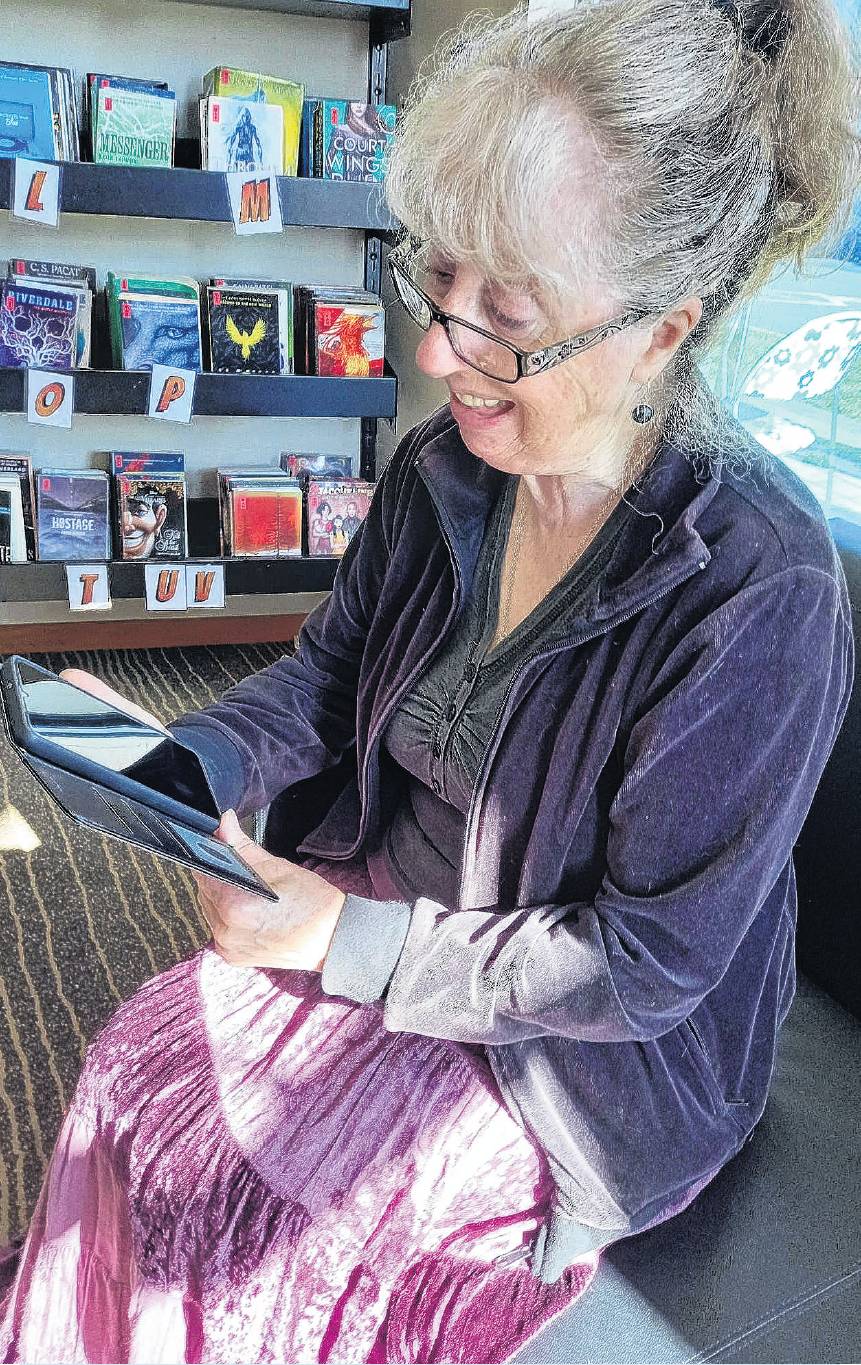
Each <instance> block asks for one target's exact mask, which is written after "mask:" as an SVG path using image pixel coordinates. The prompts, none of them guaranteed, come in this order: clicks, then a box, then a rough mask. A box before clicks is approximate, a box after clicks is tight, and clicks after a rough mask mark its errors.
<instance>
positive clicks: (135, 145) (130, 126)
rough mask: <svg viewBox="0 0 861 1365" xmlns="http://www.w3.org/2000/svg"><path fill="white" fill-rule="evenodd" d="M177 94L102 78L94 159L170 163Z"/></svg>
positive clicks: (120, 163)
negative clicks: (145, 88) (143, 88)
mask: <svg viewBox="0 0 861 1365" xmlns="http://www.w3.org/2000/svg"><path fill="white" fill-rule="evenodd" d="M175 130H176V95H175V94H174V93H173V91H172V90H151V89H147V90H142V89H140V88H138V87H130V86H128V85H124V84H123V83H122V82H120V81H116V80H109V79H106V78H103V79H102V80H101V81H100V83H99V86H98V104H97V116H96V132H95V138H94V141H93V160H94V161H96V162H98V163H99V164H101V165H111V166H172V165H173V147H174V136H175Z"/></svg>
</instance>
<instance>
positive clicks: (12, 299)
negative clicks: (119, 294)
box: [0, 280, 81, 370]
mask: <svg viewBox="0 0 861 1365" xmlns="http://www.w3.org/2000/svg"><path fill="white" fill-rule="evenodd" d="M80 302H81V295H80V293H79V292H78V291H77V290H74V289H53V288H50V287H49V286H47V285H43V284H23V283H19V282H18V281H8V280H7V281H6V282H5V283H4V285H3V288H2V295H0V366H6V367H11V368H13V369H22V368H25V367H33V368H35V369H39V370H71V369H72V367H73V366H74V363H75V358H76V355H77V344H78V309H79V306H80Z"/></svg>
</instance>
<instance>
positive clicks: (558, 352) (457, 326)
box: [388, 248, 655, 384]
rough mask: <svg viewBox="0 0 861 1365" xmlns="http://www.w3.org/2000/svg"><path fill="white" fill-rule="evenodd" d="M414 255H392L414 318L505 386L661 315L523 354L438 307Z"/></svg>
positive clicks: (642, 312) (623, 317)
mask: <svg viewBox="0 0 861 1365" xmlns="http://www.w3.org/2000/svg"><path fill="white" fill-rule="evenodd" d="M414 255H415V249H414V248H413V250H411V251H403V252H401V250H400V249H399V250H397V251H395V252H393V253H392V254H391V256H390V257H389V262H388V264H389V274H390V275H391V277H392V283H393V285H394V287H395V290H396V291H397V295H398V298H399V299H400V301H401V303H402V304H403V305H404V307H405V308H406V310H407V312H408V313H409V315H410V317H411V318H412V319H413V321H414V322H417V323H418V325H419V327H421V329H422V331H423V332H427V331H428V330H429V328H430V326H431V323H434V322H438V323H439V325H440V326H441V327H442V328H443V330H444V331H445V334H446V336H447V337H448V341H449V345H450V346H451V349H452V350H453V351H454V353H455V355H456V356H457V357H458V359H460V360H462V361H464V363H465V364H467V365H469V366H470V368H471V369H473V370H478V372H479V373H480V374H486V375H487V376H488V378H490V379H499V380H501V381H502V382H503V383H504V384H516V383H517V381H518V379H523V378H525V377H527V376H531V375H534V374H541V373H542V372H543V371H544V370H550V369H552V368H553V366H554V365H561V364H562V361H563V360H570V358H571V356H573V355H579V353H580V352H581V351H588V350H589V347H590V346H597V345H598V343H599V342H600V341H603V340H604V339H605V338H606V337H608V336H610V335H611V333H613V332H621V331H622V330H623V329H624V328H625V327H631V326H633V324H634V323H635V322H640V321H641V320H642V319H643V318H647V317H652V316H655V314H654V313H653V311H651V310H649V309H634V310H632V311H630V312H628V313H622V314H620V316H619V317H617V318H613V319H612V320H611V321H610V322H605V323H602V324H601V326H599V327H593V328H592V329H591V330H590V331H588V332H580V333H579V334H578V335H577V336H573V337H567V338H566V339H565V340H564V341H557V342H556V343H555V344H554V345H552V346H542V347H541V349H540V350H538V351H523V350H521V349H520V348H519V347H518V346H513V345H512V344H511V343H510V342H508V341H503V339H502V337H498V336H496V335H495V334H494V333H493V332H488V331H486V330H485V329H484V328H483V327H477V326H476V325H475V323H473V322H465V321H464V319H463V318H458V317H455V316H454V315H453V314H451V313H445V312H443V310H442V309H441V308H438V307H437V305H436V304H435V303H434V301H433V299H432V298H430V297H429V295H428V294H426V293H425V292H424V290H423V289H421V288H420V287H419V285H418V283H417V281H416V279H415V278H414V274H413V273H412V272H411V271H410V270H409V269H408V263H409V262H411V261H412V258H413V257H414Z"/></svg>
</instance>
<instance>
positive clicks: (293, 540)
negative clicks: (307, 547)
mask: <svg viewBox="0 0 861 1365" xmlns="http://www.w3.org/2000/svg"><path fill="white" fill-rule="evenodd" d="M224 490H225V491H224V499H225V502H226V508H227V517H226V527H225V544H226V549H227V553H228V554H229V555H231V556H233V557H235V558H272V559H282V558H298V557H299V556H300V555H301V554H302V489H301V487H300V485H299V483H298V481H297V480H295V479H288V478H286V477H285V476H284V475H281V476H280V477H275V478H271V477H269V478H266V477H264V478H252V477H230V476H229V475H228V477H227V479H226V480H225V483H224Z"/></svg>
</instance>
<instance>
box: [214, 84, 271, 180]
mask: <svg viewBox="0 0 861 1365" xmlns="http://www.w3.org/2000/svg"><path fill="white" fill-rule="evenodd" d="M201 147H202V149H203V152H202V158H201V159H202V161H203V169H204V170H207V171H227V172H233V171H260V172H261V173H262V172H266V171H272V172H273V173H274V174H275V175H281V174H282V171H283V168H284V110H283V108H282V107H281V105H280V104H261V103H258V102H252V101H249V100H238V99H232V98H230V97H229V96H222V95H205V96H204V97H203V99H202V100H201Z"/></svg>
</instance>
